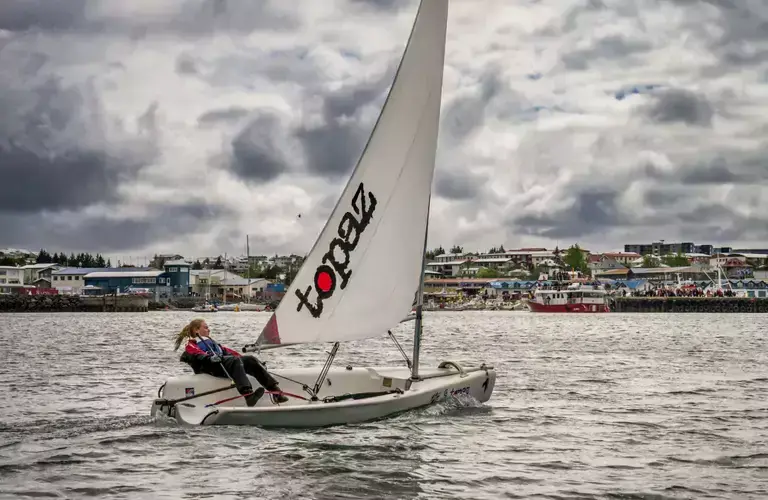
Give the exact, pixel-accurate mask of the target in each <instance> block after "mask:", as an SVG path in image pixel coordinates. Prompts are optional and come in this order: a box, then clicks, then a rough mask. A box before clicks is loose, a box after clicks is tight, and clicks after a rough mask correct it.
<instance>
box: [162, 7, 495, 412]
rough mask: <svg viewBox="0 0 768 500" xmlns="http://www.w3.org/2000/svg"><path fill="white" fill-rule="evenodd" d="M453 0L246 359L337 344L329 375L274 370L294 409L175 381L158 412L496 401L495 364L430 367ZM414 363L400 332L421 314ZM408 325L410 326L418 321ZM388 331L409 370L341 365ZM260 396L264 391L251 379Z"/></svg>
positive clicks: (417, 31) (427, 24)
mask: <svg viewBox="0 0 768 500" xmlns="http://www.w3.org/2000/svg"><path fill="white" fill-rule="evenodd" d="M447 18H448V0H422V1H421V3H420V5H419V9H418V12H417V14H416V19H415V21H414V24H413V28H412V31H411V35H410V38H409V40H408V43H407V45H406V48H405V51H404V54H403V57H402V59H401V61H400V65H399V67H398V70H397V73H396V75H395V79H394V82H393V84H392V87H391V89H390V91H389V95H388V96H387V99H386V101H385V103H384V106H383V107H382V110H381V113H380V115H379V118H378V120H377V122H376V125H375V126H374V129H373V131H372V133H371V136H370V138H369V140H368V143H367V144H366V146H365V149H364V150H363V153H362V155H361V157H360V159H359V161H358V163H357V165H356V167H355V169H354V171H353V172H352V175H351V177H350V179H349V181H348V183H347V185H346V187H345V188H344V191H343V192H342V194H341V197H340V198H339V201H338V203H337V204H336V206H335V208H334V210H333V212H332V213H331V215H330V217H329V219H328V221H327V223H326V225H325V227H324V228H323V230H322V232H321V233H320V236H319V237H318V239H317V241H316V242H315V244H314V246H313V247H312V249H311V251H310V253H309V254H308V255H307V258H306V260H305V262H304V264H303V265H302V267H301V268H300V269H299V272H298V273H297V275H296V277H295V278H294V280H293V282H292V284H291V286H290V287H289V289H288V290H287V291H286V295H285V296H284V297H283V299H282V301H281V302H280V305H279V306H278V307H277V309H276V310H275V312H274V313H273V314H272V316H271V317H270V319H269V321H268V322H267V324H266V326H265V327H264V329H263V330H262V332H261V334H260V336H259V338H258V340H257V342H256V343H254V344H252V345H247V346H245V347H244V348H243V351H246V352H247V351H256V350H263V349H275V348H280V347H283V346H287V345H293V346H297V345H301V344H307V343H329V344H332V348H331V349H330V353H329V356H328V358H327V360H326V362H325V364H324V365H323V366H318V367H306V368H284V369H275V370H270V373H272V374H273V376H274V377H275V378H277V379H278V380H279V381H280V387H281V390H282V391H283V394H285V395H287V396H288V402H286V403H282V404H277V403H275V402H274V401H273V400H272V398H270V397H263V398H261V399H260V400H259V401H258V403H257V404H256V405H255V406H252V407H248V406H247V405H246V403H245V402H244V401H243V398H242V397H238V394H237V391H236V389H235V388H234V387H233V386H232V384H231V383H230V381H229V380H227V379H223V378H216V377H212V376H209V375H206V374H187V375H181V376H176V377H171V378H169V379H168V380H167V381H166V382H165V384H163V385H162V386H161V388H160V390H159V391H158V398H157V399H156V400H155V401H154V402H153V405H152V410H151V413H152V414H153V415H155V414H157V413H165V414H167V415H169V416H172V417H174V418H176V420H178V421H179V422H180V423H181V424H185V425H253V426H260V427H324V426H330V425H344V424H350V423H356V422H364V421H369V420H376V419H380V418H385V417H389V416H392V415H395V414H399V413H401V412H405V411H408V410H412V409H415V408H420V407H425V406H429V405H433V404H436V403H439V402H441V401H444V400H447V399H450V398H453V397H458V396H460V395H466V396H469V397H471V398H473V399H475V400H477V401H479V402H481V403H482V402H485V401H488V400H489V399H490V397H491V393H492V392H493V389H494V385H495V382H496V371H495V369H494V368H493V367H492V366H489V365H486V364H484V363H483V364H480V365H479V366H474V367H464V366H462V365H461V364H460V363H458V362H457V361H451V360H446V361H443V362H441V363H440V364H439V365H438V366H437V367H434V368H423V367H421V366H420V362H419V355H420V349H421V334H422V319H423V318H422V303H423V289H424V266H425V255H426V243H427V230H428V220H429V206H430V198H431V186H432V180H433V175H434V168H435V153H436V149H437V135H438V128H439V120H440V103H441V94H442V80H443V65H444V58H445V41H446V28H447ZM414 292H416V298H415V303H416V314H415V318H414V335H413V354H412V359H408V356H407V355H406V353H405V351H404V350H403V349H402V347H400V344H399V343H397V339H396V338H395V337H394V335H393V334H392V332H391V330H390V329H391V328H393V327H395V326H397V325H398V324H400V322H401V321H402V320H404V319H408V318H407V317H406V316H407V314H408V313H409V312H410V311H411V309H412V307H413V304H414ZM408 323H410V321H408ZM385 334H389V335H390V337H391V338H392V339H393V340H394V341H395V344H396V345H397V347H398V348H399V349H400V352H401V354H402V355H403V357H404V358H405V366H389V367H367V366H356V365H354V364H350V365H347V366H344V367H333V366H332V365H333V360H334V358H335V356H336V353H337V352H338V350H339V348H340V346H341V344H342V343H343V342H348V341H354V340H364V339H370V338H373V337H377V336H383V335H385ZM251 382H252V383H253V386H254V387H258V384H257V382H256V381H255V380H254V379H251Z"/></svg>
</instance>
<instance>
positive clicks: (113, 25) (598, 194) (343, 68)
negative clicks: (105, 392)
mask: <svg viewBox="0 0 768 500" xmlns="http://www.w3.org/2000/svg"><path fill="white" fill-rule="evenodd" d="M416 5H417V2H416V1H415V0H348V1H346V2H335V3H324V2H321V3H318V2H312V1H311V0H303V1H297V2H279V1H265V2H239V1H234V0H173V1H169V2H164V3H153V2H132V3H118V2H103V1H96V0H71V1H62V2H46V1H42V0H37V1H34V0H7V1H5V2H0V30H1V31H0V66H1V67H3V71H2V72H0V107H1V108H2V109H3V114H2V116H0V175H2V178H3V182H2V185H1V186H0V224H2V228H3V232H2V239H1V240H0V246H14V247H19V246H21V247H24V246H27V247H32V248H39V247H42V246H45V247H50V248H51V249H54V250H55V249H58V250H66V251H70V250H74V251H78V250H83V251H85V250H89V251H121V250H135V251H137V252H138V251H146V252H147V253H150V254H151V253H153V252H155V251H178V252H181V253H188V254H190V255H200V254H205V253H208V252H210V253H223V252H225V251H228V252H239V251H240V248H241V246H242V241H244V239H245V234H251V235H258V237H256V236H254V239H253V241H258V242H259V243H258V244H259V245H262V246H263V248H261V249H259V251H260V252H263V253H273V252H297V253H303V252H305V251H306V250H307V249H308V248H309V246H311V244H312V242H313V239H314V237H315V236H316V234H317V232H318V231H319V229H320V227H322V224H323V223H324V222H325V217H326V216H327V214H328V211H329V210H330V207H332V206H333V204H334V203H335V199H336V197H337V196H338V194H339V192H340V190H341V187H342V186H343V184H344V182H346V177H347V175H348V174H349V172H350V171H351V169H352V168H353V166H354V164H355V162H356V161H357V159H358V156H359V155H360V153H361V151H362V148H363V146H364V144H365V141H366V139H367V136H368V134H369V133H370V130H371V128H372V127H373V124H374V122H375V119H376V115H377V113H378V109H379V107H380V106H381V104H382V103H383V101H384V98H385V96H386V92H387V89H388V88H389V85H390V84H391V79H392V77H393V74H394V69H395V67H396V62H397V60H398V58H399V57H400V55H401V52H402V49H403V47H404V44H405V41H406V38H407V35H408V30H409V29H410V24H411V22H412V21H413V14H414V13H415V8H416ZM554 13H557V15H555V14H554ZM374 19H375V22H372V20H374ZM449 23H450V25H449V42H448V46H447V49H446V76H445V84H444V89H443V110H442V122H441V131H440V150H439V152H438V165H437V171H436V173H435V183H434V202H433V212H432V220H431V222H430V231H431V234H430V240H431V241H432V242H434V244H435V245H437V244H444V245H451V244H454V243H458V244H462V245H464V246H465V247H468V248H475V247H477V248H479V249H483V248H485V247H489V246H496V245H498V244H499V243H500V242H503V243H504V244H505V246H510V245H515V244H519V245H547V246H554V244H555V243H558V242H559V244H560V245H561V246H563V245H565V244H568V243H570V242H574V241H580V242H582V243H583V244H585V245H587V246H590V247H596V248H598V249H601V248H602V249H606V250H607V249H611V248H618V247H620V246H621V244H623V243H624V242H625V241H626V240H627V238H629V239H632V240H633V241H640V240H646V239H652V238H665V239H667V240H671V239H675V238H685V239H686V240H696V241H703V242H711V243H737V242H745V243H746V242H749V241H759V240H760V239H762V238H765V236H766V235H765V233H766V228H768V224H766V222H768V221H767V220H766V218H768V216H766V215H765V214H768V198H767V197H766V196H765V195H764V194H763V193H762V191H763V190H762V189H761V186H762V185H763V183H764V182H765V179H766V172H768V168H766V164H765V160H764V158H766V157H767V155H766V149H767V148H766V141H765V139H764V137H765V131H766V129H768V127H766V119H765V118H764V117H765V116H766V104H767V103H768V94H767V93H766V92H765V90H764V89H765V85H766V79H765V75H766V74H768V40H766V37H768V30H766V29H765V27H766V26H768V24H767V23H768V4H765V3H763V2H750V1H745V2H728V1H723V2H703V1H694V0H667V1H664V2H658V1H652V0H640V1H639V2H638V1H634V0H620V1H616V2H610V3H609V2H600V1H584V0H545V1H542V2H538V3H532V4H529V5H527V6H526V9H525V10H524V11H521V10H520V9H519V6H517V7H516V6H515V5H513V4H512V3H510V2H505V1H502V0H488V1H487V2H484V3H483V8H482V9H478V8H477V3H476V2H471V1H461V0H454V1H453V2H452V3H451V13H450V21H449ZM713 27H714V28H716V29H714V28H713ZM298 213H301V214H302V217H301V220H300V221H298V220H297V214H298ZM30 228H36V229H35V230H32V229H30ZM705 240H706V241H705Z"/></svg>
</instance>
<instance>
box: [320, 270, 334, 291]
mask: <svg viewBox="0 0 768 500" xmlns="http://www.w3.org/2000/svg"><path fill="white" fill-rule="evenodd" d="M334 281H335V280H334V279H333V275H331V273H329V272H328V271H319V272H318V273H317V276H315V286H316V287H317V289H318V290H319V291H321V292H322V293H328V292H330V291H331V290H333V287H334V286H335V285H336V284H335V283H334Z"/></svg>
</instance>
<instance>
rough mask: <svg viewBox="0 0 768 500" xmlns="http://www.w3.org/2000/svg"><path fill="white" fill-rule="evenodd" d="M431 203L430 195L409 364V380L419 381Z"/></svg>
mask: <svg viewBox="0 0 768 500" xmlns="http://www.w3.org/2000/svg"><path fill="white" fill-rule="evenodd" d="M431 202H432V193H430V195H429V201H428V202H427V223H426V225H425V227H424V247H423V249H422V250H423V251H422V254H421V276H420V277H419V289H418V291H417V292H416V320H415V321H414V327H413V356H412V359H413V361H412V364H411V380H418V379H419V351H420V350H421V327H422V321H421V317H422V314H421V312H422V308H423V304H424V271H425V270H426V268H427V234H428V233H429V206H430V204H431Z"/></svg>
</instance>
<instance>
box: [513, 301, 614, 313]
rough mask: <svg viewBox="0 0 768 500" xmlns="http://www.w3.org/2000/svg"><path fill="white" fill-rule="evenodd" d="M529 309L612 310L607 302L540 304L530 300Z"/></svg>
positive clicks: (548, 310) (577, 311)
mask: <svg viewBox="0 0 768 500" xmlns="http://www.w3.org/2000/svg"><path fill="white" fill-rule="evenodd" d="M527 305H528V309H530V310H531V312H545V313H603V312H611V310H610V308H609V307H608V306H607V305H606V304H549V305H547V304H540V303H538V302H533V301H528V302H527Z"/></svg>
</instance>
